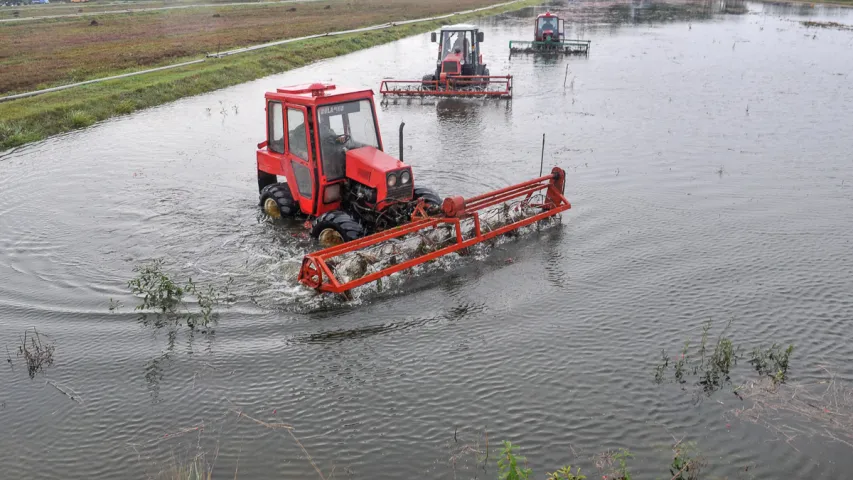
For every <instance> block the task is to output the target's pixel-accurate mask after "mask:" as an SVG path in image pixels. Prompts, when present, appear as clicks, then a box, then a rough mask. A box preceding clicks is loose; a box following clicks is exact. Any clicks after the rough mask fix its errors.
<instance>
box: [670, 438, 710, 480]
mask: <svg viewBox="0 0 853 480" xmlns="http://www.w3.org/2000/svg"><path fill="white" fill-rule="evenodd" d="M672 454H673V455H672V463H671V464H670V466H669V474H670V475H671V477H670V478H671V479H672V480H698V478H699V472H700V471H701V469H702V468H703V467H704V466H705V459H704V457H702V456H700V455H699V454H698V451H697V449H696V443H695V442H687V443H682V442H681V441H679V442H676V444H675V445H673V446H672Z"/></svg>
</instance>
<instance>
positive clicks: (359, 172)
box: [346, 147, 411, 188]
mask: <svg viewBox="0 0 853 480" xmlns="http://www.w3.org/2000/svg"><path fill="white" fill-rule="evenodd" d="M346 165H347V167H346V168H347V178H350V179H352V180H355V181H357V182H359V183H362V184H364V185H367V186H368V187H373V188H377V187H379V186H384V185H385V184H386V181H387V180H386V178H387V175H388V173H390V172H396V171H400V170H410V169H409V166H408V165H406V164H405V163H403V162H401V161H400V160H397V159H396V158H394V157H392V156H391V155H388V154H387V153H385V152H383V151H382V150H379V149H377V148H375V147H360V148H355V149H352V150H348V151H347V161H346ZM409 175H411V172H409Z"/></svg>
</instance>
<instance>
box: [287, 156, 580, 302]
mask: <svg viewBox="0 0 853 480" xmlns="http://www.w3.org/2000/svg"><path fill="white" fill-rule="evenodd" d="M565 176H566V174H565V172H564V171H563V170H562V169H560V168H557V167H554V169H553V170H552V171H551V174H550V175H545V176H543V177H539V178H536V179H533V180H529V181H527V182H523V183H519V184H517V185H513V186H510V187H506V188H502V189H500V190H495V191H493V192H489V193H486V194H483V195H477V196H475V197H471V198H469V199H467V200H466V199H463V198H462V197H450V198H447V199H445V200H444V204H443V206H442V210H443V214H441V215H438V216H433V217H427V216H423V215H418V213H416V214H415V215H414V217H415V218H413V219H412V222H411V223H409V224H407V225H402V226H400V227H397V228H392V229H389V230H385V231H382V232H378V233H375V234H373V235H369V236H367V237H363V238H360V239H358V240H354V241H351V242H347V243H343V244H341V245H337V246H334V247H330V248H326V249H323V250H320V251H318V252H314V253H311V254H308V255H306V256H305V258H304V259H303V260H302V268H301V270H300V272H299V281H300V282H301V283H303V284H305V285H307V286H309V287H311V288H314V289H317V290H319V291H322V292H333V293H345V292H347V291H349V290H351V289H353V288H355V287H359V286H362V285H365V284H367V283H370V282H373V281H375V280H378V279H380V278H382V277H387V276H388V275H391V274H393V273H396V272H399V271H401V270H405V269H407V268H412V267H414V266H416V265H420V264H422V263H425V262H428V261H430V260H433V259H436V258H438V257H440V256H442V255H447V254H449V253H452V252H456V251H458V250H461V249H463V248H467V247H470V246H472V245H475V244H477V243H480V242H484V241H486V240H489V239H491V238H494V237H496V236H498V235H502V234H504V233H507V232H509V231H511V230H515V229H518V228H521V227H524V226H526V225H530V224H532V223H534V222H537V221H539V220H542V219H545V218H548V217H552V216H554V215H557V214H559V213H560V212H563V211H565V210H568V209H569V208H571V204H569V201H568V200H566V197H565V196H564V195H563V193H564V190H565V178H566V177H565ZM542 190H544V201H543V203H539V204H530V203H528V204H527V205H528V206H530V207H535V208H538V209H540V210H541V211H540V212H539V213H536V214H535V215H532V216H529V217H526V218H521V219H518V220H515V221H511V222H509V223H507V224H505V225H503V226H501V227H499V228H495V229H494V230H489V231H486V232H484V231H483V230H482V229H481V225H480V215H479V211H480V210H483V209H486V208H489V207H493V206H495V205H498V204H501V203H506V202H508V201H510V200H517V199H522V201H524V202H530V200H531V199H532V196H533V195H534V194H535V193H536V192H539V191H542ZM469 219H470V220H473V223H474V229H473V235H471V236H470V238H463V237H464V235H463V228H462V221H463V220H469ZM441 224H448V225H451V226H452V227H453V228H454V229H455V233H456V239H455V241H454V242H452V243H450V244H449V245H447V246H444V247H442V248H439V249H438V250H435V251H431V252H428V253H423V254H421V255H418V256H416V257H414V258H411V259H409V260H406V261H404V262H400V263H397V264H395V265H390V266H388V267H386V268H382V269H380V270H378V271H375V272H372V273H369V274H367V275H364V276H362V277H359V278H355V279H353V280H350V281H348V282H344V283H341V282H340V281H339V280H338V279H337V278H336V277H335V274H334V273H333V271H332V268H330V267H329V265H328V263H327V262H328V261H329V260H331V259H333V258H335V257H340V256H342V255H345V254H347V253H351V252H355V251H357V250H360V249H363V248H366V247H371V246H375V245H377V244H379V243H381V242H385V241H388V240H392V239H396V238H400V237H403V236H405V235H409V234H413V233H415V232H418V231H420V230H425V229H428V228H435V227H437V226H439V225H441Z"/></svg>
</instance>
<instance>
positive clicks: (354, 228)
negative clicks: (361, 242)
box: [311, 210, 364, 242]
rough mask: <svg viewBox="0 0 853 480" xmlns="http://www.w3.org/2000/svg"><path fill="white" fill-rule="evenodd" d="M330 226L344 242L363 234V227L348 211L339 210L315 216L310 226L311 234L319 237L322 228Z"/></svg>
mask: <svg viewBox="0 0 853 480" xmlns="http://www.w3.org/2000/svg"><path fill="white" fill-rule="evenodd" d="M327 228H331V229H333V230H335V231H336V232H338V234H340V236H341V238H342V239H343V240H344V242H351V241H353V240H356V239H358V238H361V237H363V236H364V227H363V226H361V224H360V223H358V222H357V221H356V220H355V219H354V218H352V217H351V216H350V215H349V214H348V213H346V212H342V211H340V210H335V211H333V212H328V213H324V214H322V215H320V216H319V217H317V220H315V221H314V226H313V227H311V236H312V237H314V238H319V237H320V234H321V233H323V230H326V229H327Z"/></svg>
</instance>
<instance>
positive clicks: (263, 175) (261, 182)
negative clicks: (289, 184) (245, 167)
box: [258, 170, 278, 193]
mask: <svg viewBox="0 0 853 480" xmlns="http://www.w3.org/2000/svg"><path fill="white" fill-rule="evenodd" d="M276 182H278V177H276V176H275V175H273V174H271V173H267V172H262V171H260V170H258V192H259V193H260V192H263V191H264V188H266V187H268V186H270V185H272V184H274V183H276Z"/></svg>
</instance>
